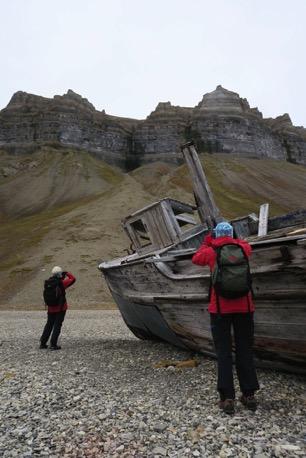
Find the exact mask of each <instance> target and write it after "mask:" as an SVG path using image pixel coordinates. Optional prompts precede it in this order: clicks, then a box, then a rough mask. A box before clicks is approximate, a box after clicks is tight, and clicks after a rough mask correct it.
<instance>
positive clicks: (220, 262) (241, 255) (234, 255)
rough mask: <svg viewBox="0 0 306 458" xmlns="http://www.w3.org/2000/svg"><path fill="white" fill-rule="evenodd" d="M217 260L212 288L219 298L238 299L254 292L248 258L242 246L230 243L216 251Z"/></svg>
mask: <svg viewBox="0 0 306 458" xmlns="http://www.w3.org/2000/svg"><path fill="white" fill-rule="evenodd" d="M215 251H216V255H217V259H216V266H215V268H214V271H213V272H212V279H211V281H212V286H213V287H214V289H215V291H216V294H217V296H222V297H225V298H226V299H237V298H239V297H243V296H246V295H247V294H248V293H249V292H250V291H251V290H252V279H251V273H250V266H249V261H248V257H247V256H246V254H245V252H244V251H243V249H242V248H241V246H239V245H236V244H234V243H228V244H226V245H223V246H221V247H219V248H216V249H215Z"/></svg>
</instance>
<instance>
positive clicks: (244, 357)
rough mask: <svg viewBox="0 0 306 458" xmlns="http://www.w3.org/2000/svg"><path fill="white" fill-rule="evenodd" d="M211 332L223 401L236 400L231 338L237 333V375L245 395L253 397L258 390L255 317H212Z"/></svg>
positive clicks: (239, 315)
mask: <svg viewBox="0 0 306 458" xmlns="http://www.w3.org/2000/svg"><path fill="white" fill-rule="evenodd" d="M210 322H211V332H212V336H213V340H214V344H215V350H216V354H217V359H218V384H217V389H218V391H219V394H220V398H221V400H222V401H224V400H225V399H235V388H234V379H233V364H232V337H231V328H232V327H233V330H234V342H235V349H236V372H237V376H238V380H239V385H240V389H241V391H242V393H243V394H244V395H245V396H250V395H253V394H254V392H255V391H256V390H258V389H259V385H258V380H257V375H256V371H255V366H254V359H253V338H254V321H253V313H228V314H223V315H220V314H214V313H211V314H210Z"/></svg>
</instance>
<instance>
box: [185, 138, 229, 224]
mask: <svg viewBox="0 0 306 458" xmlns="http://www.w3.org/2000/svg"><path fill="white" fill-rule="evenodd" d="M181 150H182V153H183V156H184V159H185V161H186V164H187V166H188V168H189V171H190V174H191V178H192V185H193V191H194V194H195V199H196V203H197V206H198V211H199V215H200V219H201V221H202V222H203V223H205V224H207V226H208V227H209V228H210V229H212V228H213V227H214V226H215V225H216V223H217V222H219V220H220V221H221V220H222V218H221V215H220V211H219V209H218V207H217V205H216V203H215V200H214V197H213V194H212V192H211V189H210V187H209V184H208V181H207V179H206V176H205V174H204V171H203V168H202V165H201V162H200V160H199V157H198V153H197V151H196V148H195V145H194V143H193V142H189V143H187V144H186V145H183V146H182V147H181Z"/></svg>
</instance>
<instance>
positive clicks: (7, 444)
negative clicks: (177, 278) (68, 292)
mask: <svg viewBox="0 0 306 458" xmlns="http://www.w3.org/2000/svg"><path fill="white" fill-rule="evenodd" d="M44 322H45V314H44V313H40V312H20V311H19V312H0V335H1V336H2V335H3V336H4V340H5V345H2V346H1V347H0V361H1V362H2V363H1V368H0V379H1V376H2V374H5V373H13V374H14V376H13V377H11V378H5V379H4V381H3V382H2V383H1V390H0V456H3V457H4V458H12V457H18V458H19V457H23V458H30V457H35V456H46V457H48V458H52V457H54V458H58V457H66V458H76V457H77V458H83V457H84V458H91V457H92V458H97V457H107V458H108V457H114V458H116V457H124V458H127V457H129V458H131V457H137V458H146V457H150V458H151V457H152V458H153V457H164V456H167V457H170V458H192V457H200V458H202V457H205V458H206V457H207V458H216V457H220V458H222V457H224V458H225V457H238V458H248V457H254V458H268V457H273V456H274V457H277V456H279V457H280V458H283V457H285V458H286V457H288V458H289V457H293V456H297V457H298V456H306V440H305V429H304V428H303V419H304V418H305V416H306V403H304V402H302V401H301V400H302V399H304V392H305V379H302V378H301V377H299V376H294V375H289V374H280V373H276V372H272V371H264V370H258V375H259V380H260V383H261V386H263V385H264V388H263V389H262V390H261V391H260V392H259V393H258V396H257V397H258V401H259V408H258V411H257V413H256V414H255V415H254V414H252V413H250V412H248V411H246V410H245V409H244V408H243V406H242V405H241V404H240V403H239V402H238V401H237V402H236V413H235V415H233V416H227V415H225V414H223V413H222V412H220V410H219V408H218V396H217V392H216V364H215V361H214V360H212V359H209V358H206V357H205V356H203V355H197V358H198V359H199V360H200V363H201V364H200V365H199V366H198V367H197V368H195V369H192V370H190V371H189V370H187V369H186V370H185V371H176V370H175V371H172V370H158V369H154V368H153V365H154V364H155V363H157V362H159V361H161V360H163V359H171V360H179V359H181V360H184V359H190V352H184V351H183V350H179V349H177V348H175V347H172V346H170V345H166V344H163V343H161V342H150V341H141V340H138V339H136V338H135V337H134V336H133V335H132V334H131V333H130V332H129V330H128V328H127V327H126V326H125V324H124V323H123V321H122V318H121V317H120V315H119V313H118V312H117V311H113V310H110V311H101V310H97V311H72V310H68V312H67V318H66V319H65V321H64V326H63V332H62V337H61V345H62V350H61V352H54V353H52V352H41V351H39V350H38V349H37V336H39V334H40V333H41V329H42V327H43V325H44ZM6 358H7V359H6ZM236 387H237V395H238V391H239V389H238V385H237V381H236ZM296 406H298V409H297V408H296ZM289 420H290V421H289ZM76 451H77V452H76Z"/></svg>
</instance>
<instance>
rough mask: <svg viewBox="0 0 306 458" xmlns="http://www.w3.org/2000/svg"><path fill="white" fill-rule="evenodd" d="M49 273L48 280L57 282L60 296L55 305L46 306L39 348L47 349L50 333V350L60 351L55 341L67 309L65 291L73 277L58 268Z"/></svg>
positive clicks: (71, 283) (73, 279) (71, 282)
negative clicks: (46, 310)
mask: <svg viewBox="0 0 306 458" xmlns="http://www.w3.org/2000/svg"><path fill="white" fill-rule="evenodd" d="M51 273H52V277H50V279H49V280H51V281H52V280H58V285H59V290H60V295H59V301H58V303H57V304H56V305H48V319H47V323H46V325H45V327H44V330H43V333H42V336H41V338H40V347H39V348H41V349H44V348H48V345H47V342H48V340H49V337H50V335H51V333H52V336H51V345H50V350H60V349H61V347H60V346H59V345H57V340H58V338H59V335H60V332H61V328H62V324H63V321H64V319H65V315H66V310H67V308H68V304H67V301H66V292H65V290H66V289H67V288H69V286H71V285H73V283H74V282H75V277H74V276H73V275H72V274H71V273H69V272H63V269H62V268H61V267H59V266H55V267H53V269H52V271H51Z"/></svg>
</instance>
